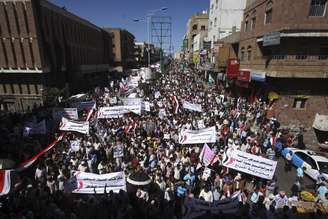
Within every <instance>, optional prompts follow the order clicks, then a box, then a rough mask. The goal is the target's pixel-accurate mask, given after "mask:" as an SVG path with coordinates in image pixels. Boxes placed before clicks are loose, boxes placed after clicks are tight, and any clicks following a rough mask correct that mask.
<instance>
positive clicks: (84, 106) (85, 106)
mask: <svg viewBox="0 0 328 219" xmlns="http://www.w3.org/2000/svg"><path fill="white" fill-rule="evenodd" d="M94 108H96V102H95V101H85V102H79V103H78V105H77V109H78V111H81V110H86V111H89V110H91V109H94Z"/></svg>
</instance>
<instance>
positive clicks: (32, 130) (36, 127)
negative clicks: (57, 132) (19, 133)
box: [23, 120, 47, 136]
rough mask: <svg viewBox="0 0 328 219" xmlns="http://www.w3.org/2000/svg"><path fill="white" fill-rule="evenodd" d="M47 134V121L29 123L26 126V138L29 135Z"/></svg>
mask: <svg viewBox="0 0 328 219" xmlns="http://www.w3.org/2000/svg"><path fill="white" fill-rule="evenodd" d="M46 133H47V126H46V120H42V121H41V122H39V123H35V122H29V123H26V124H25V127H24V132H23V135H24V136H29V135H45V134H46Z"/></svg>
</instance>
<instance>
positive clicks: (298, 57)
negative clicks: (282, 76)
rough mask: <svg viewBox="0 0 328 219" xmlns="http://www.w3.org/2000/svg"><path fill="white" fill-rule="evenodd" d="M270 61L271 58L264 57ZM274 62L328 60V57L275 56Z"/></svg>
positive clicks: (273, 57) (272, 57)
mask: <svg viewBox="0 0 328 219" xmlns="http://www.w3.org/2000/svg"><path fill="white" fill-rule="evenodd" d="M264 58H265V59H268V58H269V57H264ZM271 59H272V60H309V61H311V60H327V59H328V55H316V56H313V55H273V56H271Z"/></svg>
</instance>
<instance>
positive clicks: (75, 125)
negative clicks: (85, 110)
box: [59, 117, 89, 134]
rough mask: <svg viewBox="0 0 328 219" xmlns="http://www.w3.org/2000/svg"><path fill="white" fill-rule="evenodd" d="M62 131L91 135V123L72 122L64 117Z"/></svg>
mask: <svg viewBox="0 0 328 219" xmlns="http://www.w3.org/2000/svg"><path fill="white" fill-rule="evenodd" d="M59 130H61V131H73V132H79V133H82V134H89V122H88V121H83V122H80V121H71V120H68V119H66V118H65V117H62V121H61V124H60V126H59Z"/></svg>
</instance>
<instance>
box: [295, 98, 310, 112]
mask: <svg viewBox="0 0 328 219" xmlns="http://www.w3.org/2000/svg"><path fill="white" fill-rule="evenodd" d="M306 100H307V99H306V98H295V99H294V104H293V108H294V109H304V108H305V103H306Z"/></svg>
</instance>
